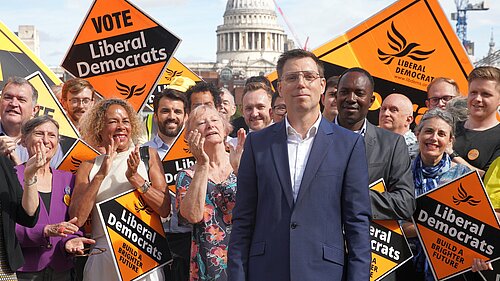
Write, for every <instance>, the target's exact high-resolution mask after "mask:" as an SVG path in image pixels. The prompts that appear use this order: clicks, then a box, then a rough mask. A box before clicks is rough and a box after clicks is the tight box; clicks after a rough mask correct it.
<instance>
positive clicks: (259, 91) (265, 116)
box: [242, 82, 273, 132]
mask: <svg viewBox="0 0 500 281" xmlns="http://www.w3.org/2000/svg"><path fill="white" fill-rule="evenodd" d="M272 98H273V91H272V90H271V88H269V87H268V86H267V85H266V84H264V83H261V82H251V83H248V84H247V85H246V86H245V89H244V90H243V98H242V103H243V117H244V118H245V123H246V124H247V126H248V128H249V131H250V132H252V131H258V130H261V129H263V128H265V127H267V126H269V124H271V122H272V119H271V113H272V108H271V100H272Z"/></svg>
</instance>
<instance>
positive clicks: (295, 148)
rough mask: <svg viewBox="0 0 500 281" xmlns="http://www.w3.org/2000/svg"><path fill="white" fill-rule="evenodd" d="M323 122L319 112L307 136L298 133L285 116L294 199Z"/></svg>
mask: <svg viewBox="0 0 500 281" xmlns="http://www.w3.org/2000/svg"><path fill="white" fill-rule="evenodd" d="M320 122H321V114H319V113H318V120H316V122H315V123H314V124H313V125H312V127H311V128H309V130H308V131H307V134H306V137H305V138H302V136H301V135H300V134H299V133H297V131H296V130H295V129H294V128H293V127H292V126H291V125H290V123H289V122H288V117H287V118H285V126H286V134H287V147H288V165H289V167H290V178H291V180H292V192H293V200H294V201H295V200H297V195H298V194H299V190H300V184H301V183H302V177H303V175H304V170H305V169H306V165H307V160H308V159H309V154H310V153H311V148H312V145H313V142H314V137H315V136H316V133H317V132H318V129H319V123H320Z"/></svg>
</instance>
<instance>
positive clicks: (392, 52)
mask: <svg viewBox="0 0 500 281" xmlns="http://www.w3.org/2000/svg"><path fill="white" fill-rule="evenodd" d="M313 53H314V54H316V56H318V58H319V59H320V60H321V61H323V63H324V66H325V77H331V76H334V75H341V74H342V73H343V72H344V71H345V70H346V69H348V68H351V67H362V68H364V69H366V70H367V71H368V72H370V74H371V75H372V76H373V77H374V80H375V89H374V92H375V96H376V97H377V100H378V102H377V103H375V106H372V108H370V112H369V113H368V119H369V120H370V122H372V123H374V124H378V109H379V107H380V103H381V101H382V100H383V99H384V98H385V97H386V96H388V95H389V94H392V93H401V94H404V95H406V96H407V97H408V98H409V99H410V100H411V101H412V102H413V104H414V106H413V108H414V116H415V120H417V121H418V120H420V117H421V115H423V114H424V113H425V112H426V111H427V108H426V106H425V99H426V98H427V95H426V91H427V89H426V88H427V85H428V84H429V83H430V82H431V81H432V80H433V79H434V78H436V77H441V76H442V77H449V78H452V79H454V80H455V81H456V82H457V83H458V85H459V87H460V90H461V93H462V94H463V95H465V94H466V93H467V75H468V74H469V73H470V71H472V69H473V66H472V64H471V62H470V60H469V57H468V56H467V54H466V52H465V50H464V48H463V47H462V44H461V43H460V40H459V39H458V38H457V36H456V34H455V32H454V30H453V28H452V27H451V25H450V23H449V22H448V19H447V18H446V15H445V14H444V12H443V10H442V9H441V7H440V5H439V3H438V1H437V0H401V1H396V2H395V3H394V4H392V5H390V6H389V7H387V8H385V9H384V10H382V11H381V12H379V13H378V14H376V15H374V16H372V17H371V18H369V19H368V20H366V21H364V22H362V23H361V24H359V25H357V26H356V27H354V28H352V29H351V30H349V31H347V32H346V33H345V34H344V35H342V36H339V37H338V38H335V39H334V40H332V41H330V42H328V43H326V44H324V45H323V46H321V47H319V48H317V49H315V50H314V51H313ZM269 77H270V78H273V77H274V78H277V76H276V74H272V75H270V76H269Z"/></svg>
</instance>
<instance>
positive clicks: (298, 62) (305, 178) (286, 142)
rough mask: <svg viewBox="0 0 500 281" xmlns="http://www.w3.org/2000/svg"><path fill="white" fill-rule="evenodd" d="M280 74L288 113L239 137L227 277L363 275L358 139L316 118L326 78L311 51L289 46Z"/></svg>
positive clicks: (366, 262) (354, 280)
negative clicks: (241, 146) (243, 139)
mask: <svg viewBox="0 0 500 281" xmlns="http://www.w3.org/2000/svg"><path fill="white" fill-rule="evenodd" d="M277 71H278V77H279V82H278V89H279V93H280V95H281V96H282V97H283V98H284V99H285V103H286V107H287V115H286V117H285V119H284V120H283V121H281V122H279V123H276V124H274V125H272V126H270V127H267V128H265V129H263V130H260V131H258V132H254V133H250V134H249V135H248V137H247V139H246V142H245V148H244V152H243V156H242V159H241V164H240V169H239V172H238V192H237V197H236V206H235V209H234V211H233V229H232V233H231V240H230V244H229V253H228V255H229V262H228V275H229V280H235V281H236V280H238V281H239V280H258V281H263V280H351V281H359V280H369V270H370V268H369V267H370V237H369V224H370V223H369V220H370V216H371V211H370V199H369V195H368V168H367V164H366V163H367V162H366V155H365V147H364V141H363V138H362V137H361V136H360V135H357V134H354V133H353V132H351V131H349V130H346V129H344V128H341V127H340V126H337V125H335V124H332V123H330V122H328V120H326V119H324V118H323V117H322V116H321V112H320V106H319V100H320V96H321V93H323V92H324V90H325V84H326V81H325V79H324V78H323V67H322V65H321V63H320V61H319V60H318V58H317V57H316V56H315V55H314V54H312V53H310V52H307V51H304V50H299V49H297V50H291V51H287V52H285V53H284V54H282V55H281V57H280V59H279V60H278V65H277ZM346 248H347V249H346Z"/></svg>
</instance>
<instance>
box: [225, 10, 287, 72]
mask: <svg viewBox="0 0 500 281" xmlns="http://www.w3.org/2000/svg"><path fill="white" fill-rule="evenodd" d="M216 33H217V62H218V63H228V62H233V63H234V62H245V64H246V65H248V64H252V63H254V62H256V63H258V62H261V63H262V62H266V63H269V64H275V63H276V61H277V59H278V58H279V55H280V54H281V53H283V52H284V51H285V50H286V49H287V46H288V45H287V44H289V42H288V39H287V36H286V34H285V31H284V29H283V27H282V26H281V25H280V24H279V23H278V17H277V15H276V11H275V7H274V2H273V0H228V1H227V4H226V11H225V12H224V23H223V24H222V25H219V26H218V27H217V31H216Z"/></svg>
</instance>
